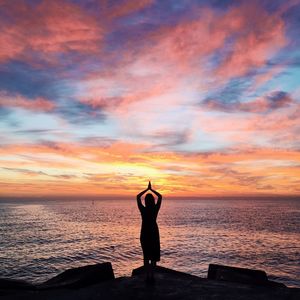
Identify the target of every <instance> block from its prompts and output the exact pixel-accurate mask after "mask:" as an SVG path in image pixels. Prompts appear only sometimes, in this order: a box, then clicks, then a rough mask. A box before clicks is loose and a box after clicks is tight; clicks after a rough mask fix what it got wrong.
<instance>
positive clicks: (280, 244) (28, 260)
mask: <svg viewBox="0 0 300 300" xmlns="http://www.w3.org/2000/svg"><path fill="white" fill-rule="evenodd" d="M157 222H158V226H159V230H160V242H161V261H160V262H159V264H160V265H162V266H165V267H169V268H174V269H176V270H179V271H183V272H188V273H191V274H194V275H198V276H202V277H205V276H206V275H207V270H208V265H209V264H210V263H217V264H225V265H230V266H237V267H246V268H253V269H262V270H265V271H266V272H267V274H268V276H269V278H270V279H272V280H276V281H278V282H282V283H284V284H286V285H287V286H289V287H300V201H299V200H298V201H297V199H198V200H197V199H192V200H170V199H166V200H163V203H162V207H161V210H160V213H159V216H158V220H157ZM140 226H141V218H140V214H139V211H138V208H137V205H136V200H135V198H133V200H118V199H110V200H95V201H92V200H85V199H82V200H44V201H42V200H39V201H37V200H32V201H29V200H26V201H25V200H24V201H16V200H14V201H5V200H2V201H1V202H0V277H6V278H15V279H25V280H28V281H31V282H36V283H37V282H42V281H44V280H47V279H49V278H51V277H53V276H54V275H57V274H58V273H60V272H62V271H64V270H66V269H68V268H73V267H78V266H84V265H87V264H94V263H99V262H106V261H109V262H111V263H112V265H113V269H114V272H115V275H116V276H117V277H119V276H130V274H131V271H132V269H134V268H136V267H139V266H141V265H142V263H143V257H142V250H141V247H140V241H139V235H140Z"/></svg>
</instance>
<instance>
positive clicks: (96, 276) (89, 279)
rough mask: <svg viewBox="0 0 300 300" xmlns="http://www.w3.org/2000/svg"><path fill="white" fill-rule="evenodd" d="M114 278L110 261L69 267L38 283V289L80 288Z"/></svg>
mask: <svg viewBox="0 0 300 300" xmlns="http://www.w3.org/2000/svg"><path fill="white" fill-rule="evenodd" d="M114 278H115V275H114V271H113V269H112V265H111V263H110V262H106V263H102V264H96V265H90V266H84V267H79V268H74V269H69V270H67V271H64V272H63V273H61V274H59V275H57V276H55V277H53V278H51V279H49V280H48V281H46V282H44V283H42V284H40V285H39V286H38V288H39V289H53V288H82V287H86V286H89V285H92V284H96V283H100V282H103V281H106V280H112V279H114Z"/></svg>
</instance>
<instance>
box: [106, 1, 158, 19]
mask: <svg viewBox="0 0 300 300" xmlns="http://www.w3.org/2000/svg"><path fill="white" fill-rule="evenodd" d="M152 3H153V0H131V1H123V2H122V3H117V4H116V5H114V6H112V7H111V8H108V16H109V17H110V18H119V17H122V16H125V15H129V14H131V13H134V12H136V11H139V10H141V9H143V8H145V7H148V6H149V5H151V4H152Z"/></svg>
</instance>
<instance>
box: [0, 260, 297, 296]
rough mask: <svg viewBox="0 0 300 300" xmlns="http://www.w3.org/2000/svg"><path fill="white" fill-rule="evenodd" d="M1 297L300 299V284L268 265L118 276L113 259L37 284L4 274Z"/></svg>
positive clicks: (162, 270) (137, 271) (158, 270)
mask: <svg viewBox="0 0 300 300" xmlns="http://www.w3.org/2000/svg"><path fill="white" fill-rule="evenodd" d="M0 298H1V299H3V300H4V299H12V300H15V299H24V300H25V299H26V300H31V299H32V300H33V299H45V300H48V299H49V300H50V299H58V300H59V299H61V300H68V299H82V300H84V299H89V300H93V299H155V300H159V299H225V300H226V299H233V300H234V299H249V300H250V299H267V300H268V299H270V300H271V299H272V300H273V299H283V300H288V299H289V300H296V299H300V289H298V288H288V287H286V286H285V285H283V284H281V283H277V282H273V281H269V280H268V278H267V275H266V273H265V272H264V271H260V270H251V269H243V268H234V267H228V266H219V265H210V266H209V270H208V277H207V278H201V277H197V276H194V275H191V274H188V273H183V272H179V271H176V270H172V269H168V268H164V267H156V270H155V282H154V283H153V284H149V283H146V282H145V276H144V270H143V267H140V268H138V269H135V270H133V272H132V276H131V277H120V278H115V276H114V272H113V269H112V265H111V263H102V264H96V265H90V266H85V267H80V268H73V269H69V270H67V271H65V272H63V273H61V274H59V275H58V276H55V277H54V278H52V279H50V280H48V281H46V282H44V283H42V284H38V285H33V284H30V283H27V282H25V281H18V280H11V279H0Z"/></svg>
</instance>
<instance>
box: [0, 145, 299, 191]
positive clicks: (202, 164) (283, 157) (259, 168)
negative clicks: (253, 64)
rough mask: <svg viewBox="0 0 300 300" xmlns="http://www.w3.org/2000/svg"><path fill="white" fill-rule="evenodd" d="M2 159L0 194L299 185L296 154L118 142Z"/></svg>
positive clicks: (4, 152) (8, 150) (29, 151)
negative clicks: (154, 148) (160, 148)
mask: <svg viewBox="0 0 300 300" xmlns="http://www.w3.org/2000/svg"><path fill="white" fill-rule="evenodd" d="M147 149H148V150H147ZM0 154H1V158H2V159H1V162H0V166H1V172H0V182H7V185H6V186H5V187H3V188H2V189H1V195H9V194H10V195H16V194H20V195H21V194H22V193H25V194H28V195H29V194H31V195H41V194H43V195H51V194H52V195H53V194H60V193H61V194H62V195H66V194H69V195H82V194H85V195H86V194H88V195H100V194H119V195H133V194H134V193H135V192H136V191H138V190H139V189H141V188H142V187H143V185H144V184H145V182H146V181H147V180H148V179H151V180H153V182H154V183H155V185H156V186H157V188H159V189H160V190H162V192H163V193H164V194H165V195H189V196H203V195H220V194H222V195H226V194H227V195H230V194H231V195H232V194H269V195H270V194H297V193H298V191H297V186H298V185H297V183H298V182H299V180H300V168H299V166H300V154H299V152H298V151H296V150H280V149H278V150H277V149H271V148H244V149H231V150H230V149H228V150H227V151H223V152H211V153H180V152H179V153H176V152H165V153H157V152H151V151H150V150H149V148H147V146H145V145H139V144H133V143H118V142H116V143H112V144H111V145H105V146H100V145H82V144H76V143H73V144H68V143H60V144H53V143H48V144H35V145H34V144H31V145H30V144H27V145H26V144H25V145H15V146H2V147H1V148H0ZM12 156H14V157H18V160H19V163H18V164H16V165H15V166H13V165H12V164H11V163H9V157H12ZM28 157H31V160H30V161H28ZM51 158H52V159H53V163H52V166H51V164H49V161H50V160H51ZM43 159H44V160H45V164H43ZM22 162H24V164H23V163H22ZM20 166H22V167H20ZM32 176H34V179H35V180H34V181H32ZM13 186H14V187H15V190H13ZM21 186H22V187H21ZM55 186H57V188H54V187H55ZM16 187H20V189H17V188H16ZM287 187H288V189H287Z"/></svg>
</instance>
